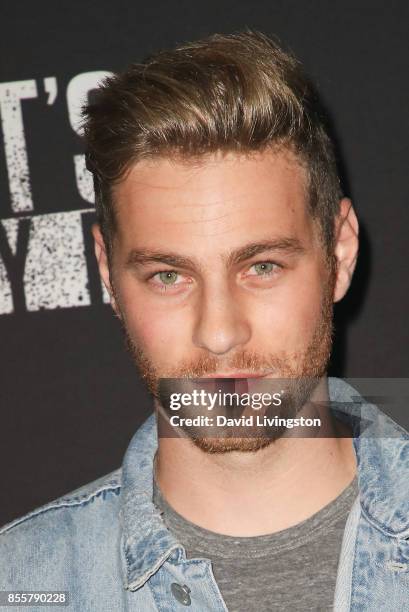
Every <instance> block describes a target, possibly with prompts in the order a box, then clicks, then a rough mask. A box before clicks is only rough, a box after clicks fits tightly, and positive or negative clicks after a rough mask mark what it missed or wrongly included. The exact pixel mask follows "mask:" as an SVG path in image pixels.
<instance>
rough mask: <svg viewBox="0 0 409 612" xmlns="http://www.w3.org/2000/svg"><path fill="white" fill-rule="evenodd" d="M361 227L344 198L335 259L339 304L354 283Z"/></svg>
mask: <svg viewBox="0 0 409 612" xmlns="http://www.w3.org/2000/svg"><path fill="white" fill-rule="evenodd" d="M358 232H359V225H358V219H357V217H356V214H355V211H354V209H353V206H352V202H351V200H350V199H349V198H343V199H342V200H341V202H340V208H339V214H338V216H337V218H336V221H335V249H334V252H335V257H336V259H337V277H336V282H335V288H334V302H339V300H341V299H342V298H343V297H344V295H345V294H346V292H347V291H348V288H349V286H350V284H351V281H352V276H353V273H354V270H355V266H356V262H357V257H358V246H359V242H358Z"/></svg>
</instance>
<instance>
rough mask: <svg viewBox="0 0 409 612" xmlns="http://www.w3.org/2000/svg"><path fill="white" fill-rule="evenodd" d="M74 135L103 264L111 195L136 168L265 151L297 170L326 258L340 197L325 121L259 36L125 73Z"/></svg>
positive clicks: (218, 40)
mask: <svg viewBox="0 0 409 612" xmlns="http://www.w3.org/2000/svg"><path fill="white" fill-rule="evenodd" d="M83 128H84V137H85V141H86V147H87V168H88V169H89V170H90V171H91V172H92V173H93V176H94V188H95V202H96V212H97V218H98V222H99V224H100V227H101V231H102V235H103V238H104V242H105V245H106V248H107V252H108V257H110V254H111V251H112V243H113V237H114V234H115V211H114V202H113V198H112V188H113V186H114V185H115V184H116V183H117V182H118V181H120V180H121V179H123V178H124V176H125V175H126V172H127V171H128V170H129V169H130V168H131V166H133V165H134V164H135V163H136V162H138V161H140V160H142V159H146V158H155V157H160V156H162V157H166V156H169V157H172V158H175V157H176V158H179V159H186V160H189V158H198V157H200V156H202V155H205V154H206V153H213V152H216V151H225V152H230V151H236V152H242V153H251V152H255V151H263V150H265V149H266V148H268V147H272V148H277V147H279V148H287V149H289V150H291V151H292V152H293V153H295V155H296V156H297V158H298V160H299V162H300V163H301V164H302V165H303V166H304V167H305V168H306V170H307V173H306V174H307V177H308V185H307V190H308V191H307V193H308V205H309V210H310V212H311V214H312V215H313V217H315V218H316V219H318V221H319V225H320V228H321V237H322V239H323V243H324V246H325V247H326V249H327V253H328V254H330V253H331V250H332V247H333V239H334V235H333V234H334V218H335V215H336V214H337V212H338V209H339V201H340V199H341V198H342V191H341V188H340V181H339V176H338V172H337V167H336V160H335V153H334V148H333V144H332V142H331V140H330V138H329V136H328V132H327V128H326V124H325V118H324V114H323V111H322V108H321V106H320V103H319V101H318V98H317V96H316V93H315V91H314V88H313V87H312V85H311V84H310V82H309V81H308V79H307V78H306V77H305V76H304V74H303V71H302V69H301V66H300V64H299V62H298V61H297V60H296V59H295V58H294V57H293V56H292V55H291V54H289V53H287V52H285V51H284V50H283V49H281V47H280V46H279V45H278V44H277V43H276V42H275V41H273V40H271V39H270V38H268V37H267V36H265V35H264V34H261V33H260V32H251V31H246V32H241V33H237V34H230V35H219V34H216V35H213V36H210V37H208V38H205V39H203V40H199V41H197V42H193V43H187V44H184V45H182V46H179V47H177V48H176V49H174V50H170V51H162V52H159V53H157V54H155V55H153V56H152V57H150V58H148V59H147V60H146V61H145V62H144V63H141V64H133V65H131V66H130V67H129V69H128V70H126V71H125V72H123V73H121V74H118V75H115V76H112V77H108V78H106V79H105V80H104V81H103V83H102V85H101V86H100V87H99V88H98V89H97V90H96V91H95V92H94V95H93V97H92V100H91V101H90V103H89V104H88V105H87V106H85V107H84V109H83Z"/></svg>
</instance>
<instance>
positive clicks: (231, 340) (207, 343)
mask: <svg viewBox="0 0 409 612" xmlns="http://www.w3.org/2000/svg"><path fill="white" fill-rule="evenodd" d="M250 337H251V328H250V324H249V322H248V321H247V320H246V317H245V316H244V313H243V312H242V309H241V308H240V304H239V302H238V300H237V297H235V296H234V295H232V294H231V292H230V290H229V289H228V288H226V289H224V290H221V288H220V287H219V288H218V289H217V290H213V291H210V290H208V291H206V292H203V293H202V294H201V297H200V303H199V305H198V313H197V318H196V324H195V327H194V332H193V343H194V344H195V345H196V346H197V347H199V348H202V349H205V350H206V351H208V352H210V353H213V354H214V355H223V354H225V353H228V352H229V351H231V350H232V349H234V348H236V347H238V346H240V345H245V344H246V343H247V342H248V341H249V340H250Z"/></svg>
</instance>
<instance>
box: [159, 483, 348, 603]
mask: <svg viewBox="0 0 409 612" xmlns="http://www.w3.org/2000/svg"><path fill="white" fill-rule="evenodd" d="M357 495H358V484H357V478H356V477H355V478H354V480H353V481H352V482H351V483H350V485H349V486H348V487H347V488H346V489H344V491H343V492H342V493H341V494H340V495H339V496H338V497H337V498H336V499H335V500H334V501H332V502H331V503H329V504H328V505H327V506H324V508H322V509H321V510H320V511H319V512H317V513H316V514H314V515H313V516H311V517H310V518H308V519H306V520H305V521H302V522H301V523H299V524H298V525H295V526H294V527H290V528H288V529H284V530H282V531H279V532H276V533H272V534H268V535H262V536H255V537H232V536H226V535H220V534H218V533H214V532H212V531H208V530H207V529H203V528H202V527H199V526H198V525H195V524H193V523H191V522H190V521H187V520H186V519H185V518H183V517H182V516H181V515H180V514H178V513H177V512H176V511H175V510H174V509H173V508H172V507H171V506H170V505H169V504H168V503H167V502H166V500H165V499H164V497H163V496H162V494H161V491H160V489H159V487H158V485H157V483H156V482H155V481H154V494H153V501H154V503H155V505H156V506H157V507H158V508H159V509H160V510H161V512H162V513H163V514H162V518H163V520H164V522H165V524H166V525H167V527H168V529H169V530H170V531H171V532H172V533H173V535H174V536H175V537H176V539H177V540H178V541H179V542H180V543H181V544H182V545H183V546H184V548H185V549H186V556H187V557H188V558H203V557H204V558H207V559H210V561H211V562H212V568H213V574H214V577H215V579H216V582H217V584H218V586H219V589H220V592H221V594H222V596H223V599H224V601H225V603H226V606H227V609H228V610H229V612H253V611H254V612H270V611H271V610H280V612H283V611H284V612H287V611H288V612H298V611H302V612H306V611H307V610H314V611H320V612H323V611H328V610H332V606H333V599H334V594H335V582H336V576H337V568H338V559H339V555H340V551H341V544H342V537H343V533H344V528H345V523H346V519H347V516H348V513H349V511H350V509H351V506H352V504H353V502H354V501H355V499H356V497H357Z"/></svg>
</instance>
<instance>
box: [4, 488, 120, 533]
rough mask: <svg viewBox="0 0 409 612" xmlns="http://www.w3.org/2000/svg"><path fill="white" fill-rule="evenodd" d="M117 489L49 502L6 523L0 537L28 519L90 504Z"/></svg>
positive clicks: (106, 489) (98, 490)
mask: <svg viewBox="0 0 409 612" xmlns="http://www.w3.org/2000/svg"><path fill="white" fill-rule="evenodd" d="M117 489H121V484H117V485H109V486H102V487H100V488H98V489H96V490H95V491H92V493H89V494H88V495H85V494H84V497H83V498H79V499H75V498H72V499H71V500H70V498H69V497H64V498H63V500H61V501H59V500H54V501H52V502H50V503H49V504H47V505H46V506H43V507H40V508H38V509H36V510H33V511H32V512H29V513H28V514H26V515H25V516H22V517H20V518H17V519H14V521H12V522H11V523H8V524H6V525H4V526H3V527H1V528H0V535H3V534H5V533H8V532H9V531H11V530H12V529H13V528H14V527H18V526H19V525H21V524H22V523H25V522H26V521H28V520H30V519H33V518H36V517H37V516H39V515H40V514H44V513H46V512H48V511H49V510H56V509H58V508H72V507H75V506H83V505H85V504H87V503H88V502H90V501H91V500H92V499H93V498H95V497H97V496H98V495H99V494H100V493H102V492H103V491H112V492H113V491H116V490H117Z"/></svg>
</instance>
